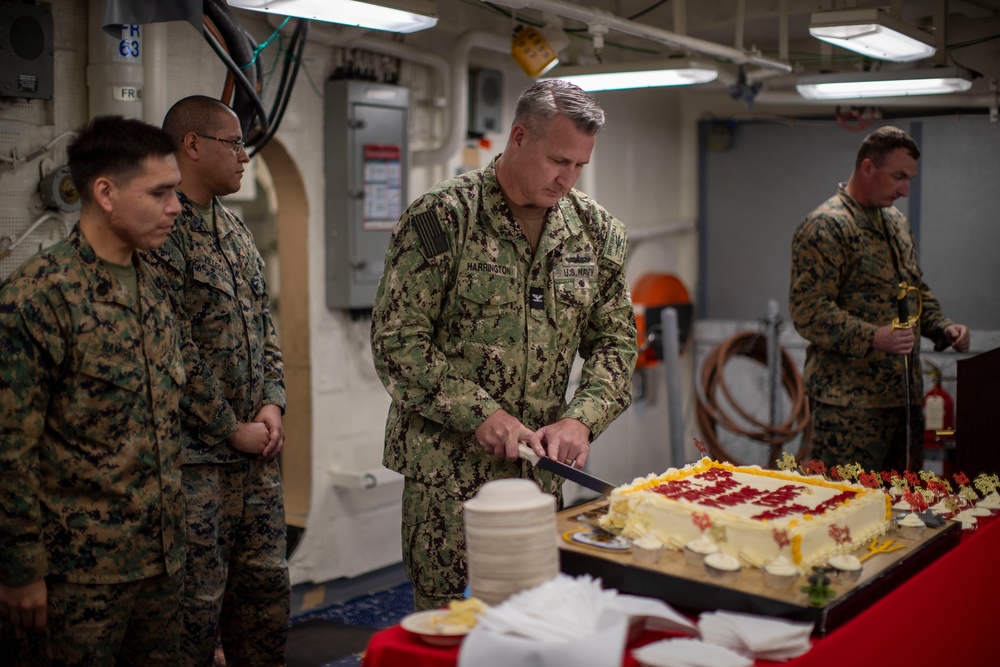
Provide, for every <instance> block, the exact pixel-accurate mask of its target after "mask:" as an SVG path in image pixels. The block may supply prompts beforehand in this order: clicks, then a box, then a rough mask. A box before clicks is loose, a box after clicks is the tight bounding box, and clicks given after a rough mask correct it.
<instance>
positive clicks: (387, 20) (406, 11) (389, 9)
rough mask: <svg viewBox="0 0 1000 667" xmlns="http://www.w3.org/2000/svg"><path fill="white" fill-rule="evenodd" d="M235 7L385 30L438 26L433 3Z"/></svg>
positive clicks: (255, 0) (249, 0)
mask: <svg viewBox="0 0 1000 667" xmlns="http://www.w3.org/2000/svg"><path fill="white" fill-rule="evenodd" d="M226 2H228V3H229V5H230V6H232V7H237V8H239V9H249V10H253V11H257V12H271V13H272V14H280V15H283V16H298V17H300V18H305V19H313V20H316V21H328V22H330V23H341V24H343V25H349V26H356V27H359V28H368V29H370V30H385V31H387V32H417V31H418V30H427V29H428V28H433V27H434V26H435V25H437V4H436V3H435V2H434V0H379V2H378V3H377V4H375V3H370V2H360V1H355V0H226Z"/></svg>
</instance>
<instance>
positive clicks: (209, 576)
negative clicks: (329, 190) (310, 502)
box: [150, 96, 290, 667]
mask: <svg viewBox="0 0 1000 667" xmlns="http://www.w3.org/2000/svg"><path fill="white" fill-rule="evenodd" d="M163 129H164V130H165V131H166V132H168V133H169V134H170V135H171V136H172V137H174V139H175V140H176V141H177V143H178V152H177V164H178V166H179V168H180V172H181V182H180V186H179V188H178V193H179V196H180V200H181V205H182V211H181V214H180V216H178V218H177V225H176V230H175V231H174V232H173V233H172V234H171V235H170V237H169V238H168V239H167V242H166V244H165V245H164V246H163V248H161V249H158V250H154V251H152V252H151V253H150V262H151V263H152V264H154V265H155V266H156V268H157V269H158V272H159V275H160V279H161V281H162V285H163V289H164V291H168V292H170V293H172V294H174V295H176V298H177V301H178V302H179V308H180V319H181V321H182V323H183V325H184V327H185V335H186V336H187V337H188V338H189V339H190V340H191V342H192V343H193V345H192V346H191V348H190V354H187V355H186V357H187V358H186V364H187V374H188V383H187V387H186V390H185V397H184V402H183V403H182V407H183V408H184V419H185V423H184V425H185V430H184V466H183V469H182V470H183V480H184V493H185V498H186V499H187V540H188V544H187V566H186V572H187V575H186V583H185V587H186V591H185V597H184V623H185V638H184V642H183V644H182V661H181V664H182V665H195V666H197V667H202V666H204V665H211V664H212V662H213V655H214V651H215V643H216V635H217V632H218V633H221V636H222V644H223V649H224V651H225V654H226V659H227V661H228V662H229V663H231V664H234V665H239V666H240V667H243V666H244V665H248V666H263V665H268V666H270V665H283V664H284V656H285V644H286V640H287V636H288V615H289V599H290V590H289V579H288V565H287V562H286V560H285V544H286V528H285V510H284V498H283V493H282V487H281V471H280V470H279V468H278V462H277V461H276V460H275V457H276V456H277V455H278V454H279V453H280V452H281V449H282V446H283V444H284V440H285V435H284V427H283V425H282V415H283V413H284V406H285V384H284V370H283V368H284V367H283V363H282V356H281V350H280V349H279V347H278V343H277V335H276V333H275V330H274V326H273V323H272V320H271V313H270V309H269V302H268V293H267V286H266V285H265V283H264V273H263V269H264V262H263V260H262V259H261V256H260V253H259V252H258V251H257V248H256V246H255V245H254V241H253V237H252V236H251V234H250V231H249V230H248V229H247V227H246V225H244V224H243V222H242V221H241V220H240V219H239V218H238V217H236V215H234V214H233V213H232V212H231V211H230V210H229V209H227V208H226V207H225V206H223V205H222V203H221V202H220V201H219V199H218V197H220V196H223V195H228V194H232V193H233V192H236V191H237V190H239V188H240V181H241V179H242V177H243V165H245V164H246V163H247V162H249V160H250V158H249V157H248V156H247V153H246V151H245V150H244V148H243V142H242V136H243V135H242V131H241V128H240V122H239V119H238V118H237V116H236V114H235V113H234V112H233V111H232V109H230V108H229V107H227V106H226V105H225V104H223V103H222V102H220V101H218V100H215V99H212V98H210V97H204V96H192V97H187V98H184V99H182V100H180V101H179V102H177V103H176V104H174V106H172V107H171V108H170V110H169V111H168V112H167V115H166V117H165V118H164V121H163Z"/></svg>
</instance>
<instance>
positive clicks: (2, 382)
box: [0, 227, 184, 667]
mask: <svg viewBox="0 0 1000 667" xmlns="http://www.w3.org/2000/svg"><path fill="white" fill-rule="evenodd" d="M136 273H137V285H138V298H137V297H136V295H135V294H134V293H133V292H132V291H131V290H129V289H128V288H127V287H125V286H124V285H123V284H122V283H120V282H118V281H116V280H114V279H113V278H112V276H111V274H110V273H109V271H108V270H107V268H106V267H105V266H104V265H103V264H102V263H101V261H100V259H99V258H98V257H97V255H96V254H95V253H94V250H93V248H92V247H91V246H90V244H89V243H88V242H87V240H86V238H85V237H84V236H83V234H82V233H81V231H80V228H79V227H76V228H75V229H74V230H73V231H72V233H71V234H70V235H69V236H68V237H67V238H66V239H64V240H62V241H59V242H58V243H56V244H55V245H53V246H51V247H50V248H48V249H46V250H44V251H42V252H40V253H39V254H37V255H35V256H34V257H32V258H31V259H29V260H28V261H27V262H25V264H23V265H22V266H21V267H20V268H19V269H18V270H17V271H15V272H14V273H13V274H12V275H11V276H10V277H9V278H8V280H7V281H6V282H5V283H4V285H3V287H2V290H0V351H2V358H0V405H3V410H2V411H0V582H2V583H3V584H5V585H7V586H23V585H26V584H28V583H30V582H32V581H36V580H38V579H41V578H43V577H44V578H45V579H46V586H47V606H46V614H47V620H48V629H47V630H46V631H45V632H33V631H20V630H14V629H13V628H12V626H10V625H9V624H8V625H6V626H4V623H6V622H5V621H2V620H0V628H2V632H0V635H6V636H7V641H8V642H10V637H11V635H17V636H18V637H19V639H18V640H17V643H19V644H20V646H19V647H18V648H14V647H12V646H11V644H10V643H8V644H7V646H6V647H4V650H2V651H0V653H3V654H4V660H6V659H8V658H10V659H12V661H13V653H14V652H17V653H18V655H19V658H18V659H19V660H23V661H24V662H25V663H27V664H66V665H86V666H88V667H91V666H94V665H111V664H114V662H115V660H116V656H117V660H118V661H119V662H127V663H128V664H136V665H139V664H143V665H173V664H176V659H177V648H178V644H179V642H180V635H181V617H180V613H179V604H180V589H181V585H182V574H181V569H182V566H183V564H184V544H183V540H184V499H183V493H182V489H181V470H180V469H181V449H180V431H181V416H180V407H179V402H180V396H181V387H182V385H183V383H184V365H183V362H182V359H181V349H180V341H181V339H180V336H179V330H178V326H177V321H176V320H175V317H174V315H173V312H172V309H171V308H170V306H169V301H168V299H167V298H166V297H165V295H163V294H162V293H161V292H160V291H159V290H158V289H157V288H156V287H155V285H154V284H153V283H152V281H151V280H150V278H149V274H148V272H147V267H146V266H145V265H144V264H142V263H141V262H137V263H136ZM14 662H15V664H19V663H18V662H17V661H14ZM3 664H9V663H7V662H4V663H3Z"/></svg>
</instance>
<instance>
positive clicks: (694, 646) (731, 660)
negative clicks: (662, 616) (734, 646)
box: [632, 639, 753, 667]
mask: <svg viewBox="0 0 1000 667" xmlns="http://www.w3.org/2000/svg"><path fill="white" fill-rule="evenodd" d="M632 657H633V658H635V659H636V660H638V661H639V663H641V664H642V665H645V666H646V667H752V665H753V660H751V659H750V658H747V657H745V656H742V655H740V654H739V653H735V652H733V651H730V650H729V649H728V648H725V647H722V646H715V645H714V644H706V643H705V642H700V641H698V640H696V639H664V640H662V641H658V642H653V643H652V644H646V645H645V646H643V647H640V648H637V649H635V650H634V651H632Z"/></svg>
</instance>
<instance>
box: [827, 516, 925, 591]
mask: <svg viewBox="0 0 1000 667" xmlns="http://www.w3.org/2000/svg"><path fill="white" fill-rule="evenodd" d="M910 516H913V515H910ZM921 525H923V522H921ZM826 564H827V567H829V568H830V574H831V575H833V577H834V578H835V579H839V580H840V581H844V582H853V581H857V580H858V579H859V578H861V570H862V569H863V568H862V565H861V561H860V560H859V559H858V557H857V556H852V555H850V554H843V555H840V556H833V557H832V558H830V559H829V560H828V561H827V562H826Z"/></svg>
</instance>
